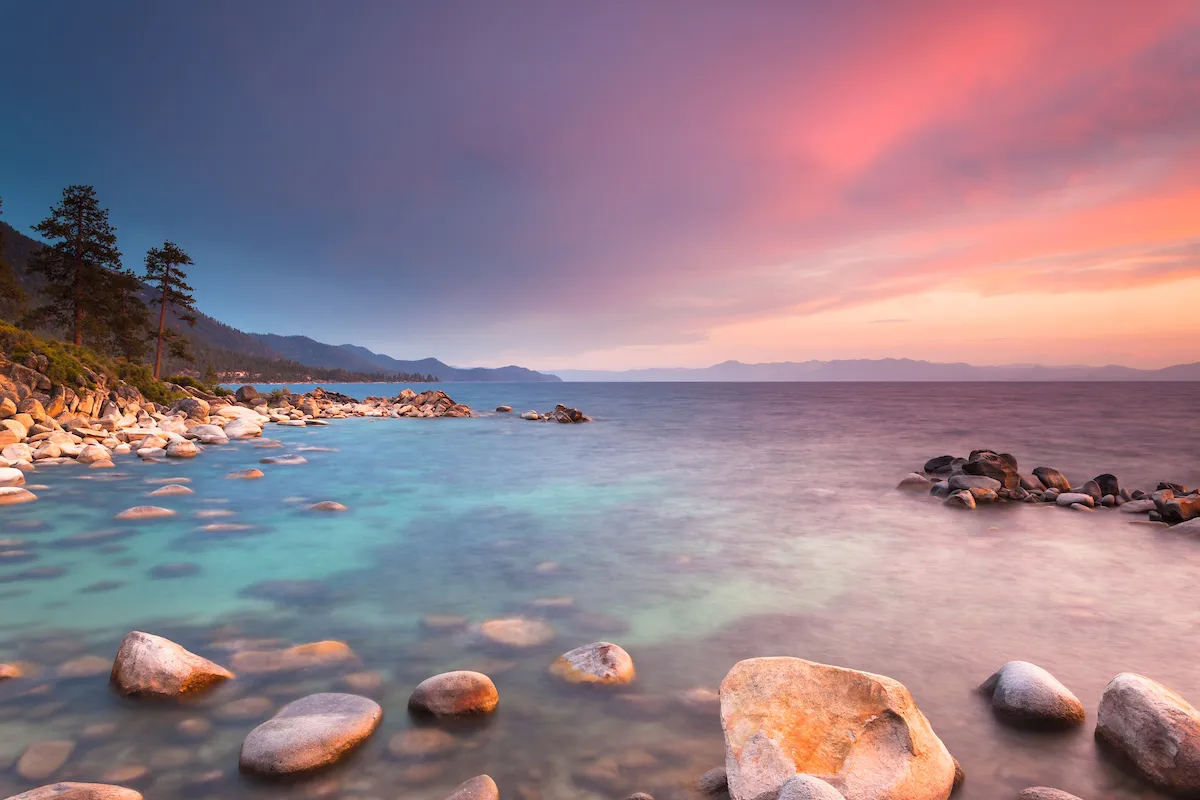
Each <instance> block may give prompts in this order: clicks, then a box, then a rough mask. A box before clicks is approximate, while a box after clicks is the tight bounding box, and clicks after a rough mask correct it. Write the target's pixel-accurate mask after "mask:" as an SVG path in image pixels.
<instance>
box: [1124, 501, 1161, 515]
mask: <svg viewBox="0 0 1200 800" xmlns="http://www.w3.org/2000/svg"><path fill="white" fill-rule="evenodd" d="M1154 509H1155V505H1154V501H1153V500H1151V499H1149V498H1147V499H1145V500H1130V501H1129V502H1128V503H1126V504H1125V505H1123V506H1121V510H1122V511H1124V512H1125V513H1126V514H1145V513H1146V512H1147V511H1153V510H1154Z"/></svg>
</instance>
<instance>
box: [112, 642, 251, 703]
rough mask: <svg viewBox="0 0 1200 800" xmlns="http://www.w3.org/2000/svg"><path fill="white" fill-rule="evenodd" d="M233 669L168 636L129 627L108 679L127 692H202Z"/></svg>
mask: <svg viewBox="0 0 1200 800" xmlns="http://www.w3.org/2000/svg"><path fill="white" fill-rule="evenodd" d="M232 677H233V673H232V672H230V671H229V670H227V669H225V668H224V667H222V666H221V665H219V664H215V663H213V662H212V661H209V660H208V659H207V658H203V657H201V656H198V655H196V654H195V653H193V652H191V651H189V650H186V649H184V648H183V647H181V646H180V645H178V644H176V643H175V642H172V641H171V640H170V639H166V638H163V637H162V636H155V635H154V634H152V633H142V632H141V631H131V632H130V633H128V634H126V635H125V639H124V640H123V641H122V642H121V647H120V649H119V650H117V657H116V659H115V660H114V661H113V667H112V678H111V680H112V682H113V684H114V685H115V686H116V687H117V688H118V689H120V690H121V692H122V693H124V694H127V695H136V696H139V697H179V696H182V695H187V694H195V693H198V692H202V691H204V690H205V689H208V688H210V687H211V686H214V685H216V684H218V683H220V682H222V681H226V680H229V679H230V678H232Z"/></svg>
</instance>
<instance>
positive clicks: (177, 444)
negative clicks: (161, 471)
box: [167, 439, 200, 458]
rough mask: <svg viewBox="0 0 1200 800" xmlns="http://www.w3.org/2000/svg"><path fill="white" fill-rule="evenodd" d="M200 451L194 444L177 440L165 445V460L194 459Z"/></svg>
mask: <svg viewBox="0 0 1200 800" xmlns="http://www.w3.org/2000/svg"><path fill="white" fill-rule="evenodd" d="M199 452H200V449H199V448H198V447H196V443H195V442H189V441H188V440H187V439H179V440H177V441H174V442H171V443H170V444H168V445H167V458H195V457H196V454H197V453H199Z"/></svg>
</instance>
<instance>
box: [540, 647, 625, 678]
mask: <svg viewBox="0 0 1200 800" xmlns="http://www.w3.org/2000/svg"><path fill="white" fill-rule="evenodd" d="M550 674H551V675H553V676H555V677H556V678H559V679H561V680H564V681H566V682H567V683H574V684H591V685H604V686H624V685H628V684H630V683H633V680H634V678H635V677H636V673H635V671H634V668H633V659H632V658H631V657H630V655H629V653H627V652H625V650H624V648H622V647H620V646H618V645H615V644H612V643H611V642H594V643H592V644H585V645H584V646H583V647H576V648H575V649H574V650H569V651H567V652H566V653H563V654H562V655H561V656H559V657H558V658H557V659H555V661H554V663H553V664H551V665H550Z"/></svg>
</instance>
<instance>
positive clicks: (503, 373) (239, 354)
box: [0, 222, 559, 382]
mask: <svg viewBox="0 0 1200 800" xmlns="http://www.w3.org/2000/svg"><path fill="white" fill-rule="evenodd" d="M0 231H2V232H3V233H4V237H3V238H4V253H3V255H4V257H5V258H6V259H7V260H8V262H9V263H11V264H12V265H13V268H14V271H15V272H16V275H17V279H18V280H19V281H20V283H21V285H22V286H23V287H24V288H25V290H26V291H27V292H29V293H30V295H37V294H38V292H39V291H40V290H41V285H40V283H39V281H38V276H35V275H31V274H29V273H27V272H26V271H25V267H26V265H27V264H28V263H29V261H30V259H32V258H33V256H34V255H35V254H36V253H37V252H38V251H39V250H40V249H41V248H43V247H45V245H44V244H43V243H42V242H39V241H38V240H36V239H33V238H31V237H29V236H26V235H25V234H23V233H21V232H20V231H18V230H17V229H15V228H13V227H12V226H11V225H8V224H7V223H5V222H0ZM143 299H144V300H149V299H150V295H149V293H148V292H144V293H143ZM168 320H169V322H168V327H170V328H171V329H172V330H175V331H177V332H178V333H179V334H181V335H182V336H184V337H185V338H187V340H188V341H189V342H190V343H191V346H192V351H193V353H194V354H195V356H196V362H195V364H188V363H184V362H177V361H172V360H171V359H168V360H167V363H166V365H165V369H164V373H163V374H165V375H171V374H176V373H179V372H180V371H183V370H187V369H193V370H195V369H203V367H204V366H205V365H212V366H213V368H214V369H216V370H217V371H218V372H221V373H235V372H238V373H250V374H252V375H257V376H260V377H261V378H262V379H263V380H265V381H268V382H279V381H284V382H286V381H308V380H310V379H311V380H318V381H335V382H341V381H347V382H349V381H362V380H373V379H375V378H378V379H384V378H386V377H388V376H394V375H398V374H402V373H404V374H411V375H429V376H433V377H435V378H437V379H438V380H439V381H557V380H559V378H558V377H557V376H554V375H547V374H544V373H541V372H534V371H533V370H530V369H525V368H524V367H512V366H510V367H500V368H498V369H487V368H483V367H477V368H462V367H451V366H448V365H447V364H445V363H443V362H441V361H439V360H438V359H436V358H424V359H420V360H418V361H399V360H397V359H394V358H392V357H390V356H386V355H382V354H380V353H374V352H372V351H370V350H368V349H367V348H365V347H359V346H357V345H352V344H343V345H331V344H324V343H322V342H318V341H315V340H313V339H310V338H308V337H307V336H277V335H275V334H271V333H245V332H243V331H240V330H238V329H237V328H233V327H230V326H229V325H226V324H225V323H223V322H220V321H218V320H216V319H214V318H212V317H210V316H208V315H207V314H204V313H198V314H197V315H196V325H195V327H188V326H186V325H181V324H180V323H178V322H176V321H175V320H173V319H170V317H168Z"/></svg>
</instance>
